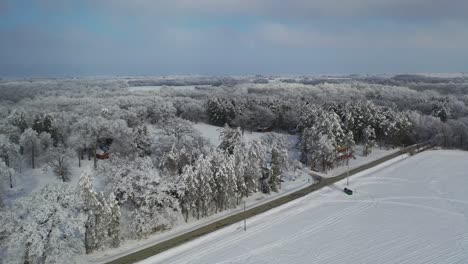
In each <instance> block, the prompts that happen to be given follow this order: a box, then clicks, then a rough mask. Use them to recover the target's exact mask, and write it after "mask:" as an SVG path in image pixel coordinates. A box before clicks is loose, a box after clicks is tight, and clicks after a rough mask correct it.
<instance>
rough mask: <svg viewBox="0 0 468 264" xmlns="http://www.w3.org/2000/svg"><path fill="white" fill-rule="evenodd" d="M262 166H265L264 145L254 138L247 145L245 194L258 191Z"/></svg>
mask: <svg viewBox="0 0 468 264" xmlns="http://www.w3.org/2000/svg"><path fill="white" fill-rule="evenodd" d="M264 168H266V150H265V147H264V146H263V144H262V142H261V141H258V140H254V141H252V142H251V143H250V145H249V146H248V152H247V156H246V166H245V170H244V179H245V180H244V181H245V185H246V191H247V196H248V195H250V194H251V193H254V192H257V191H258V189H259V186H260V185H259V184H260V178H262V175H263V169H264Z"/></svg>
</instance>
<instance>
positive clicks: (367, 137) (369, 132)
mask: <svg viewBox="0 0 468 264" xmlns="http://www.w3.org/2000/svg"><path fill="white" fill-rule="evenodd" d="M362 141H363V144H364V148H363V153H362V154H363V155H364V156H366V157H367V156H368V155H369V154H370V153H371V152H372V148H373V147H375V130H374V129H373V128H372V127H371V126H367V127H366V128H364V130H363V131H362Z"/></svg>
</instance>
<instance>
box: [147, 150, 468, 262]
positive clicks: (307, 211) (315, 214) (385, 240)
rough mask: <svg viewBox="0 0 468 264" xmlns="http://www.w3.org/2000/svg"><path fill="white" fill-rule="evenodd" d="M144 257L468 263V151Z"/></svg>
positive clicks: (374, 173) (370, 174) (411, 161)
mask: <svg viewBox="0 0 468 264" xmlns="http://www.w3.org/2000/svg"><path fill="white" fill-rule="evenodd" d="M350 183H351V187H352V188H353V189H355V190H356V192H355V193H354V195H353V196H347V195H345V194H344V193H343V192H341V191H339V190H340V189H342V187H343V186H344V184H345V181H344V182H340V183H339V184H337V185H336V186H332V187H327V188H325V189H323V190H321V191H319V192H316V193H313V194H311V195H308V196H306V197H304V198H301V199H298V200H296V201H294V202H291V203H289V204H286V205H284V206H281V207H278V208H276V209H273V210H271V211H269V212H267V213H265V214H262V215H260V216H257V217H254V218H252V219H248V220H247V225H248V230H247V231H243V230H242V223H239V224H237V225H233V226H230V227H227V228H224V229H222V230H220V231H218V232H215V233H212V234H210V235H207V236H204V237H201V238H199V239H196V240H194V241H192V242H189V243H187V244H184V245H182V246H179V247H177V248H174V249H171V250H169V251H166V252H164V253H162V254H159V255H156V256H154V257H152V258H149V259H147V260H145V261H143V262H142V263H172V264H175V263H243V264H248V263H255V264H261V263H411V264H413V263H468V250H467V249H468V193H467V192H466V188H467V186H468V152H462V151H445V150H438V151H427V152H424V153H421V154H418V155H416V156H413V157H408V158H402V157H399V158H397V161H395V160H392V161H389V162H387V163H386V164H383V165H382V166H379V167H378V168H377V169H371V170H369V171H367V172H365V173H362V174H360V175H356V176H355V177H352V178H351V181H350Z"/></svg>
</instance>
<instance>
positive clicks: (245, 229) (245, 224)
mask: <svg viewBox="0 0 468 264" xmlns="http://www.w3.org/2000/svg"><path fill="white" fill-rule="evenodd" d="M244 231H247V215H246V214H245V201H244Z"/></svg>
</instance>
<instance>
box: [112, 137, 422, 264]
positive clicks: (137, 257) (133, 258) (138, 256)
mask: <svg viewBox="0 0 468 264" xmlns="http://www.w3.org/2000/svg"><path fill="white" fill-rule="evenodd" d="M428 148H430V145H429V144H428V143H422V144H417V145H413V146H410V147H407V148H405V149H402V150H400V151H397V152H395V153H392V154H390V155H388V156H385V157H382V158H380V159H378V160H375V161H373V162H370V163H367V164H365V165H362V166H360V167H357V168H354V169H351V170H350V171H349V175H353V174H356V173H359V172H361V171H364V170H367V169H369V168H372V167H374V166H376V165H379V164H381V163H383V162H385V161H388V160H391V159H393V158H395V157H398V156H400V155H402V154H406V153H411V154H416V153H418V152H421V151H424V150H426V149H428ZM347 175H348V172H344V173H341V174H339V175H337V176H334V177H331V178H322V177H320V178H319V179H320V180H319V181H318V182H316V183H314V184H312V185H310V186H307V187H305V188H303V189H301V190H298V191H296V192H293V193H291V194H288V195H285V196H282V197H279V198H278V199H275V200H272V201H270V202H268V203H265V204H262V205H259V206H257V207H254V208H252V209H249V210H247V211H245V212H241V213H238V214H235V215H231V216H228V217H226V218H223V219H221V220H219V221H216V222H214V223H211V224H208V225H206V226H203V227H201V228H198V229H195V230H193V231H190V232H187V233H185V234H182V235H180V236H177V237H174V238H172V239H169V240H166V241H164V242H161V243H159V244H156V245H153V246H151V247H148V248H145V249H142V250H140V251H137V252H135V253H132V254H129V255H126V256H124V257H121V258H118V259H115V260H113V261H110V262H108V264H123V263H134V262H137V261H141V260H143V259H145V258H148V257H150V256H153V255H156V254H158V253H161V252H163V251H165V250H168V249H170V248H173V247H176V246H178V245H181V244H183V243H185V242H188V241H191V240H194V239H196V238H198V237H201V236H203V235H206V234H208V233H211V232H214V231H216V230H218V229H221V228H223V227H226V226H228V225H231V224H234V223H238V222H240V221H242V220H244V219H247V218H250V217H252V216H255V215H258V214H261V213H263V212H266V211H268V210H270V209H272V208H275V207H278V206H280V205H283V204H285V203H288V202H290V201H292V200H295V199H297V198H300V197H303V196H305V195H307V194H309V193H312V192H314V191H316V190H319V189H322V188H323V187H326V186H329V185H332V184H334V183H336V182H337V181H340V180H343V179H345V178H346V177H347ZM314 176H315V175H314Z"/></svg>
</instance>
